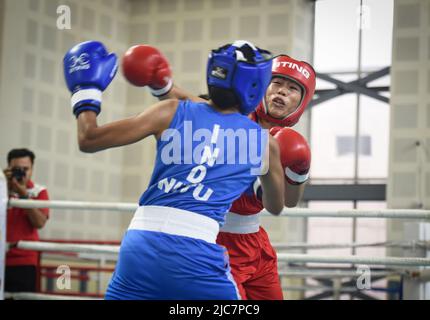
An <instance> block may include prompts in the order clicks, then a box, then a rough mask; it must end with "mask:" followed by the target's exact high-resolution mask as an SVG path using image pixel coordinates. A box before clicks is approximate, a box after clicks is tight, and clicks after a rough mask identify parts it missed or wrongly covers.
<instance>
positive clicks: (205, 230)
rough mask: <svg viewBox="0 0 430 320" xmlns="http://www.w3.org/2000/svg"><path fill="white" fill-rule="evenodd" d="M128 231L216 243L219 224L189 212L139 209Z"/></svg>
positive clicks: (171, 209) (163, 208)
mask: <svg viewBox="0 0 430 320" xmlns="http://www.w3.org/2000/svg"><path fill="white" fill-rule="evenodd" d="M128 230H146V231H157V232H164V233H168V234H174V235H178V236H185V237H190V238H195V239H201V240H204V241H207V242H209V243H215V241H216V237H217V235H218V231H219V224H218V222H217V221H215V220H214V219H211V218H209V217H206V216H204V215H201V214H198V213H194V212H191V211H187V210H181V209H177V208H171V207H161V206H141V207H139V208H137V210H136V212H135V213H134V217H133V219H132V220H131V222H130V225H129V227H128Z"/></svg>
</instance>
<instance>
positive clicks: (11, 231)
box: [6, 180, 49, 266]
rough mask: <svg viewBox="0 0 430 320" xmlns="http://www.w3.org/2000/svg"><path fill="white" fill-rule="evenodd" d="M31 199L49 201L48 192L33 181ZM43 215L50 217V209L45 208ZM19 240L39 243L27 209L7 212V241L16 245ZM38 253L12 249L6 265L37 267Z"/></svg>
mask: <svg viewBox="0 0 430 320" xmlns="http://www.w3.org/2000/svg"><path fill="white" fill-rule="evenodd" d="M27 191H28V194H29V198H30V199H33V200H49V197H48V191H47V190H46V188H45V187H43V186H40V185H38V184H34V183H33V182H32V181H31V180H30V181H29V182H28V183H27ZM10 198H18V195H16V194H11V195H10ZM40 210H42V212H43V214H45V215H46V216H47V217H49V209H48V208H43V209H40ZM19 240H30V241H38V240H39V234H38V232H37V229H36V228H34V227H33V226H32V225H31V223H30V220H29V219H28V217H27V209H22V208H9V209H8V210H7V224H6V241H7V242H11V243H16V242H18V241H19ZM37 263H38V252H37V251H30V250H22V249H17V248H11V249H10V250H9V251H8V252H7V253H6V265H7V266H18V265H37Z"/></svg>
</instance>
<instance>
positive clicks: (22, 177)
mask: <svg viewBox="0 0 430 320" xmlns="http://www.w3.org/2000/svg"><path fill="white" fill-rule="evenodd" d="M34 159H35V155H34V153H33V152H32V151H30V150H28V149H13V150H11V151H10V152H9V153H8V156H7V162H8V168H7V169H5V170H4V174H5V176H6V178H7V182H8V192H9V198H15V199H34V200H49V198H48V191H47V190H46V188H45V187H42V186H40V185H38V184H35V183H33V181H31V176H32V173H33V165H34ZM48 218H49V209H48V208H44V209H21V208H13V207H12V208H9V209H8V210H7V225H6V241H7V242H8V243H10V244H11V245H12V247H11V249H10V250H9V251H8V252H7V253H6V272H5V291H6V292H34V291H36V266H37V264H38V252H37V251H29V250H21V249H17V248H14V247H13V244H15V243H17V242H18V241H20V240H30V241H31V240H32V241H37V240H39V234H38V232H37V229H41V228H43V226H44V225H45V223H46V221H47V220H48Z"/></svg>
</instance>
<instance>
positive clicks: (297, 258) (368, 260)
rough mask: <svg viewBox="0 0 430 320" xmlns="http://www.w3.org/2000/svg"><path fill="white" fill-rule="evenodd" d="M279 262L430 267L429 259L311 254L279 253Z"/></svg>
mask: <svg viewBox="0 0 430 320" xmlns="http://www.w3.org/2000/svg"><path fill="white" fill-rule="evenodd" d="M278 260H279V261H284V262H296V263H297V262H300V263H353V264H365V265H387V266H388V265H392V266H430V259H429V258H402V257H359V256H351V255H349V256H333V257H328V256H314V255H309V254H289V253H278Z"/></svg>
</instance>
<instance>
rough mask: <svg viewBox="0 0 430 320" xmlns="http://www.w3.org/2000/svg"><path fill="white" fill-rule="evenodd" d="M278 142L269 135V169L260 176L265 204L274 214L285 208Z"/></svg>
mask: <svg viewBox="0 0 430 320" xmlns="http://www.w3.org/2000/svg"><path fill="white" fill-rule="evenodd" d="M279 158H280V153H279V146H278V143H277V142H276V141H275V140H274V139H273V137H271V136H269V169H268V171H267V173H266V174H265V175H262V176H260V181H261V187H262V189H263V190H262V191H263V192H262V201H263V206H264V208H266V210H267V211H269V212H270V213H272V214H274V215H279V214H280V213H281V212H282V210H283V209H284V194H285V191H284V189H285V187H284V180H285V179H284V170H283V169H282V165H281V162H280V161H279Z"/></svg>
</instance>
